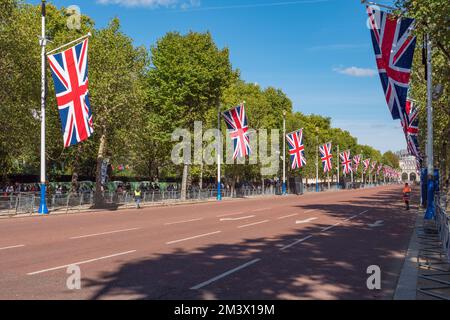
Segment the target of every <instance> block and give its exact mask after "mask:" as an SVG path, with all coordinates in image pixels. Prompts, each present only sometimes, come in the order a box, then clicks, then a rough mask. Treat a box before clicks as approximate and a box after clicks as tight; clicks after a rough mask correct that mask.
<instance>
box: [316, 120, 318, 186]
mask: <svg viewBox="0 0 450 320" xmlns="http://www.w3.org/2000/svg"><path fill="white" fill-rule="evenodd" d="M316 133H317V135H316V192H319V130H318V128H317V127H316Z"/></svg>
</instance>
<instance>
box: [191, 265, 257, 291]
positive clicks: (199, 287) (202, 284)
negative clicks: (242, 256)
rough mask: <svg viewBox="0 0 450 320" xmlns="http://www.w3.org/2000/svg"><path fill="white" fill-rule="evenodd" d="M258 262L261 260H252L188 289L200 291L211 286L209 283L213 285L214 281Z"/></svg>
mask: <svg viewBox="0 0 450 320" xmlns="http://www.w3.org/2000/svg"><path fill="white" fill-rule="evenodd" d="M259 261H261V259H254V260H252V261H249V262H247V263H244V264H243V265H240V266H239V267H236V268H234V269H231V270H228V271H227V272H224V273H222V274H220V275H218V276H216V277H214V278H211V279H209V280H207V281H205V282H202V283H200V284H197V285H195V286H193V287H191V288H190V289H191V290H198V289H201V288H203V287H205V286H207V285H209V284H211V283H213V282H215V281H217V280H220V279H222V278H225V277H226V276H229V275H230V274H232V273H235V272H237V271H239V270H242V269H244V268H247V267H249V266H251V265H252V264H255V263H257V262H259Z"/></svg>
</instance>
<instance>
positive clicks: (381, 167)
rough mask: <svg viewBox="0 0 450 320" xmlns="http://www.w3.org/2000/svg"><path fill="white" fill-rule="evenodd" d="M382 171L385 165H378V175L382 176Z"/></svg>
mask: <svg viewBox="0 0 450 320" xmlns="http://www.w3.org/2000/svg"><path fill="white" fill-rule="evenodd" d="M381 169H383V164H382V163H380V164H378V167H377V175H379V174H380V171H381Z"/></svg>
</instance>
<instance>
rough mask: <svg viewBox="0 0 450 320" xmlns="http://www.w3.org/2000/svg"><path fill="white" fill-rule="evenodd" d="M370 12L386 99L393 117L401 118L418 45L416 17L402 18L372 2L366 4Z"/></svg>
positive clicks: (372, 33)
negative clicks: (415, 35) (415, 29)
mask: <svg viewBox="0 0 450 320" xmlns="http://www.w3.org/2000/svg"><path fill="white" fill-rule="evenodd" d="M367 13H368V14H369V24H370V28H371V35H372V43H373V48H374V51H375V56H376V61H377V66H378V72H379V74H380V79H381V84H382V86H383V90H384V94H385V96H386V102H387V104H388V106H389V109H390V111H391V114H392V118H393V119H401V118H402V117H403V114H404V113H405V104H406V96H407V92H408V86H409V78H410V74H411V65H412V61H413V56H414V49H415V46H416V37H414V36H412V30H413V29H414V19H411V18H404V17H402V18H399V17H396V16H394V15H392V14H389V13H386V12H383V11H380V10H377V9H376V8H375V7H372V6H367Z"/></svg>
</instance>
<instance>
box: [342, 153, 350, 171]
mask: <svg viewBox="0 0 450 320" xmlns="http://www.w3.org/2000/svg"><path fill="white" fill-rule="evenodd" d="M340 157H341V160H342V167H343V169H344V173H345V174H349V173H350V171H352V159H350V150H347V151H344V152H342V153H341V154H340Z"/></svg>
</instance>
